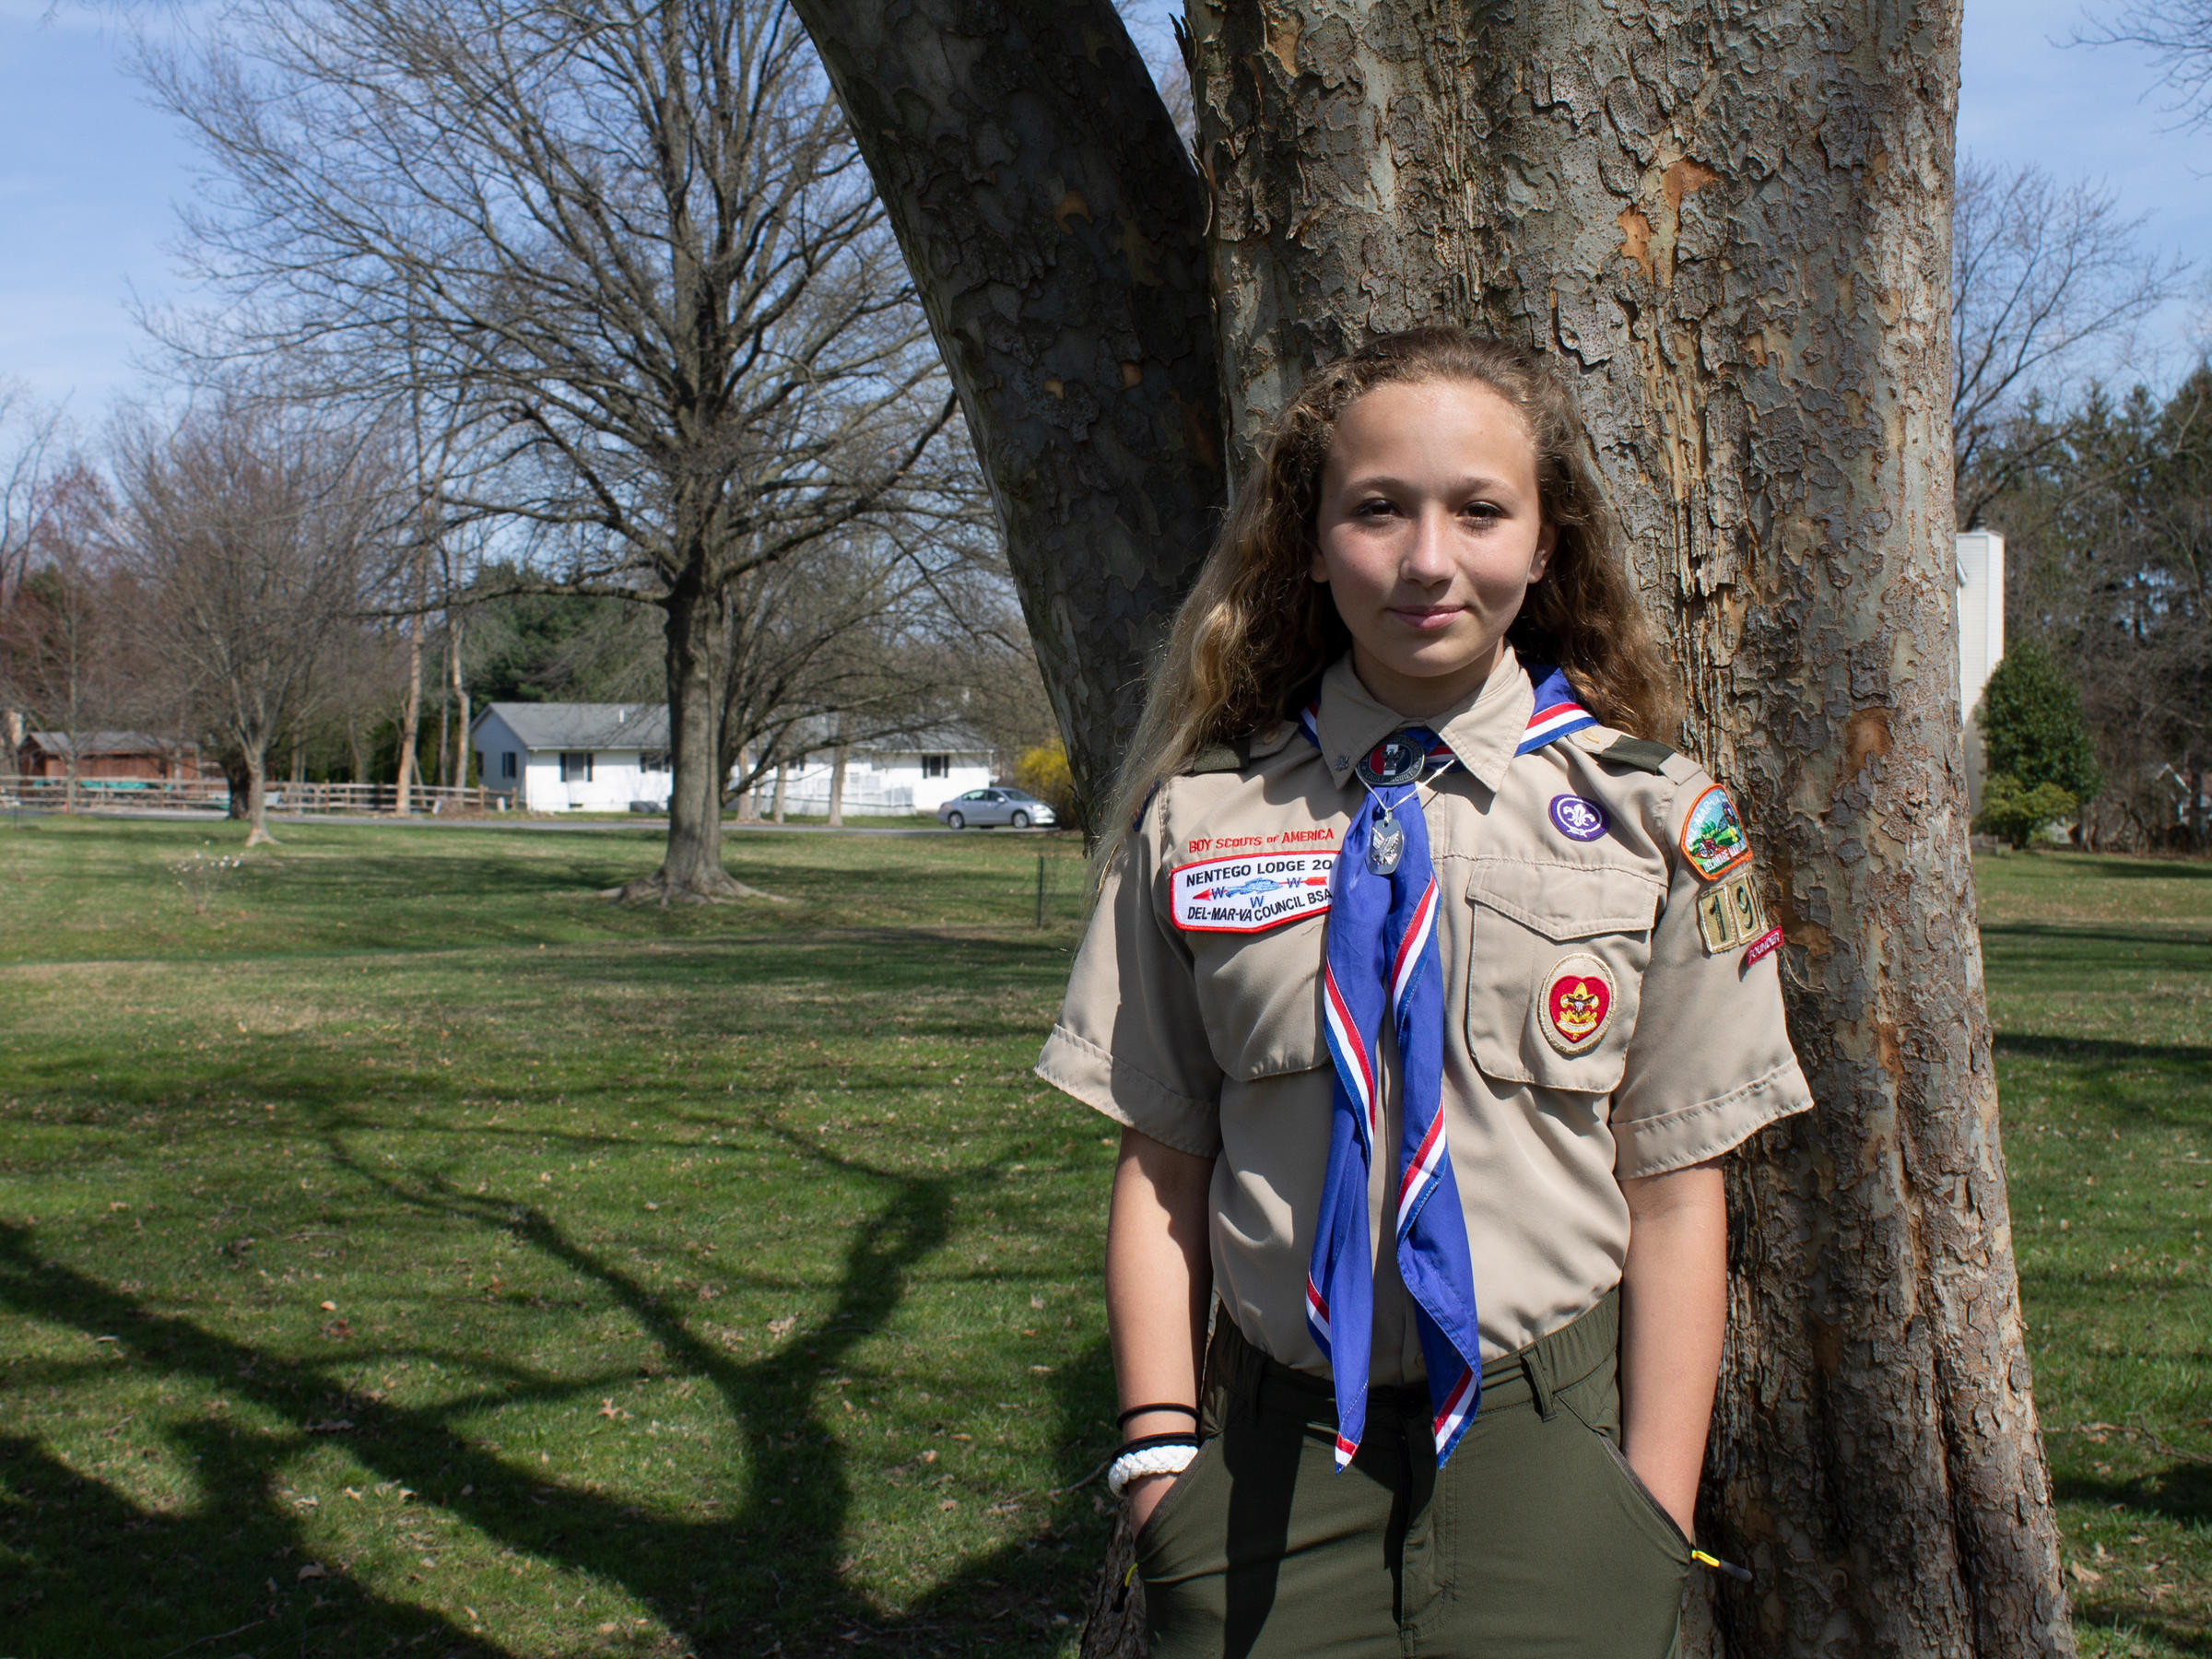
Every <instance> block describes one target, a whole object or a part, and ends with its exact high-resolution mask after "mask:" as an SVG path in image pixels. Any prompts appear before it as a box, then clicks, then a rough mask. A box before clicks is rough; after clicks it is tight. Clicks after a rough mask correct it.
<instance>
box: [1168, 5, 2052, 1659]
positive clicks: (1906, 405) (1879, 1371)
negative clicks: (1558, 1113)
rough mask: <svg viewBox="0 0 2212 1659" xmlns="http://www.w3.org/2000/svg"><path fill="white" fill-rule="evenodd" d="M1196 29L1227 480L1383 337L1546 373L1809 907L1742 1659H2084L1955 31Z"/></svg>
mask: <svg viewBox="0 0 2212 1659" xmlns="http://www.w3.org/2000/svg"><path fill="white" fill-rule="evenodd" d="M1754 16H1755V18H1756V22H1755V23H1754V22H1751V21H1748V20H1747V19H1749V18H1752V17H1754ZM1193 19H1194V30H1195V33H1196V37H1197V38H1196V51H1195V57H1196V67H1195V80H1196V87H1197V101H1198V111H1199V116H1198V119H1199V127H1200V147H1199V153H1200V156H1201V159H1202V161H1203V164H1204V166H1205V169H1206V172H1207V175H1208V176H1209V177H1210V178H1212V179H1213V180H1214V181H1215V182H1216V186H1217V190H1218V195H1217V200H1216V205H1215V217H1214V238H1215V241H1214V249H1213V254H1214V272H1215V281H1216V290H1217V297H1218V309H1219V317H1220V347H1221V359H1222V363H1223V378H1224V380H1225V382H1226V383H1227V385H1228V388H1229V395H1228V404H1229V410H1230V428H1231V438H1232V443H1231V451H1232V453H1246V452H1248V451H1249V449H1250V446H1251V444H1252V442H1253V437H1254V435H1255V432H1256V431H1257V430H1258V429H1259V428H1260V427H1261V425H1262V424H1263V423H1264V422H1265V420H1266V418H1268V417H1269V416H1270V415H1271V414H1272V412H1273V411H1274V410H1275V409H1276V408H1277V407H1278V406H1280V404H1281V402H1282V401H1283V399H1284V397H1285V396H1286V395H1287V394H1288V390H1289V389H1290V387H1291V386H1292V385H1293V384H1294V383H1295V382H1296V381H1297V379H1298V377H1299V376H1300V374H1301V373H1302V372H1303V371H1305V370H1306V369H1307V368H1308V367H1309V366H1311V365H1312V363H1314V362H1316V361H1318V360H1321V359H1324V358H1327V357H1331V356H1335V355H1336V354H1338V353H1340V352H1342V351H1343V350H1345V349H1346V348H1347V347H1350V346H1352V345H1354V344H1356V343H1357V342H1359V340H1361V339H1363V338H1365V337H1366V336H1368V335H1371V334H1373V333H1378V332H1382V331H1387V330H1392V329H1398V328H1404V327H1406V326H1409V325H1412V324H1420V323H1426V322H1430V321H1456V322H1465V323H1470V324H1474V325H1476V326H1477V327H1478V328H1483V329H1487V330H1489V331H1493V332H1496V333H1499V334H1501V335H1510V336H1512V337H1515V338H1520V339H1526V340H1534V341H1535V342H1536V343H1537V344H1539V345H1540V346H1542V347H1545V348H1546V349H1547V350H1549V351H1552V352H1554V353H1555V354H1556V355H1557V357H1558V359H1559V361H1560V362H1561V363H1562V364H1563V365H1564V366H1565V367H1566V368H1567V370H1568V371H1569V372H1570V374H1571V377H1572V378H1573V379H1575V380H1576V381H1577V382H1578V384H1579V390H1580V394H1581V398H1582V402H1583V409H1584V412H1585V414H1586V416H1587V417H1588V419H1589V423H1590V427H1591V433H1592V437H1593V439H1594V441H1595V445H1596V449H1597V453H1598V457H1599V460H1600V463H1601V465H1602V466H1603V468H1604V471H1605V474H1606V479H1607V482H1608V484H1609V486H1610V488H1611V493H1612V496H1613V500H1614V503H1615V506H1616V508H1617V510H1618V512H1619V513H1620V515H1621V517H1622V519H1623V521H1624V523H1625V525H1626V527H1627V530H1628V533H1629V535H1628V545H1629V547H1630V548H1632V549H1633V556H1634V559H1635V560H1636V562H1637V566H1638V574H1639V576H1640V577H1641V582H1642V585H1643V587H1644V590H1645V592H1646V594H1647V595H1648V597H1649V599H1650V600H1651V602H1652V604H1653V609H1654V611H1655V612H1656V613H1657V616H1658V618H1659V620H1660V621H1661V623H1662V625H1663V631H1664V633H1665V636H1666V637H1667V638H1668V640H1670V641H1672V642H1673V644H1674V647H1675V650H1676V652H1677V660H1678V664H1679V667H1680V669H1681V672H1682V675H1683V678H1684V680H1685V681H1686V683H1687V686H1688V692H1689V718H1688V724H1687V726H1686V735H1685V738H1684V741H1685V742H1687V744H1688V747H1690V748H1691V749H1692V750H1693V751H1694V752H1695V753H1697V754H1698V755H1699V757H1700V759H1703V760H1704V761H1705V762H1706V763H1707V764H1708V765H1709V766H1711V767H1712V771H1714V772H1715V773H1716V774H1717V775H1718V776H1719V777H1721V778H1722V779H1723V780H1724V781H1725V782H1727V783H1728V784H1729V785H1730V786H1731V787H1732V789H1733V790H1734V791H1735V794H1736V797H1737V800H1738V802H1739V804H1740V805H1741V806H1742V807H1743V809H1744V813H1745V817H1746V818H1747V820H1748V822H1749V825H1750V827H1751V829H1752V831H1753V836H1754V840H1755V841H1756V842H1757V843H1758V844H1759V846H1760V847H1761V848H1762V849H1763V851H1764V855H1765V857H1766V860H1767V862H1768V865H1769V866H1770V868H1771V872H1772V874H1773V876H1774V878H1775V881H1776V885H1777V886H1778V888H1779V889H1780V894H1781V899H1782V906H1783V916H1784V919H1785V930H1786V934H1787V938H1788V941H1789V943H1788V947H1787V949H1788V958H1787V966H1786V969H1785V973H1784V979H1785V983H1786V984H1787V985H1788V987H1789V992H1790V1008H1791V1029H1792V1032H1793V1035H1794V1039H1795V1041H1796V1044H1797V1048H1798V1052H1799V1053H1800V1055H1801V1056H1802V1057H1803V1059H1804V1061H1805V1066H1806V1074H1807V1075H1808V1077H1810V1078H1811V1079H1812V1083H1813V1088H1814V1092H1815V1094H1816V1095H1817V1096H1818V1100H1819V1110H1818V1112H1814V1113H1812V1114H1809V1115H1806V1116H1803V1117H1798V1118H1794V1119H1791V1120H1789V1121H1788V1122H1787V1123H1786V1124H1783V1125H1781V1126H1779V1127H1777V1128H1775V1129H1773V1130H1771V1131H1769V1132H1768V1133H1766V1134H1765V1135H1762V1136H1760V1137H1759V1140H1758V1141H1757V1142H1756V1143H1755V1144H1754V1145H1753V1147H1751V1148H1750V1149H1749V1150H1748V1152H1747V1155H1745V1156H1742V1157H1739V1158H1737V1159H1732V1160H1731V1164H1730V1176H1729V1181H1730V1188H1731V1197H1732V1200H1733V1203H1732V1206H1731V1207H1732V1211H1733V1218H1734V1222H1735V1247H1734V1250H1733V1252H1732V1255H1733V1258H1734V1260H1733V1272H1732V1281H1731V1300H1732V1309H1733V1316H1734V1317H1733V1326H1734V1340H1733V1342H1732V1344H1731V1347H1730V1351H1729V1359H1728V1363H1727V1366H1726V1370H1725V1373H1724V1378H1723V1386H1722V1399H1721V1403H1720V1407H1719V1412H1718V1416H1717V1418H1716V1422H1715V1434H1714V1439H1713V1446H1712V1458H1711V1461H1710V1464H1709V1472H1710V1475H1711V1478H1710V1479H1709V1481H1708V1484H1707V1488H1706V1492H1705V1495H1704V1502H1703V1505H1702V1508H1701V1511H1700V1515H1701V1520H1702V1524H1703V1526H1704V1527H1705V1528H1706V1530H1707V1533H1708V1535H1709V1536H1710V1537H1711V1538H1712V1541H1713V1547H1715V1548H1716V1549H1717V1550H1718V1551H1719V1552H1720V1553H1721V1554H1723V1555H1725V1556H1731V1557H1734V1558H1735V1559H1739V1560H1742V1561H1744V1562H1745V1563H1746V1564H1747V1565H1748V1566H1750V1567H1752V1568H1753V1569H1755V1570H1756V1571H1757V1572H1758V1575H1759V1579H1758V1583H1756V1585H1755V1586H1753V1587H1751V1588H1750V1589H1748V1590H1741V1591H1739V1590H1736V1589H1735V1588H1733V1587H1730V1586H1722V1587H1721V1590H1720V1593H1719V1594H1718V1596H1717V1606H1715V1607H1714V1609H1713V1611H1714V1615H1715V1619H1716V1622H1717V1625H1718V1628H1719V1631H1720V1634H1721V1636H1722V1638H1723V1639H1724V1642H1725V1645H1726V1649H1727V1651H1728V1652H1729V1653H1733V1654H1736V1655H1739V1656H1742V1659H1751V1656H1757V1659H1767V1656H1768V1655H1775V1654H1789V1655H1815V1654H1818V1655H1834V1656H1835V1659H1861V1656H1865V1655H1876V1654H1914V1655H1918V1654H1928V1655H1936V1654H1942V1655H1947V1656H1948V1655H1968V1654H1971V1655H1979V1656H1988V1655H1996V1654H2006V1655H2014V1654H2031V1653H2032V1654H2064V1653H2072V1652H2073V1648H2074V1643H2073V1637H2072V1634H2071V1630H2070V1628H2069V1626H2068V1622H2067V1615H2066V1606H2065V1596H2064V1594H2063V1592H2062V1590H2061V1588H2060V1583H2059V1577H2058V1554H2057V1534H2056V1527H2055V1524H2054V1521H2053V1514H2052V1510H2051V1505H2050V1496H2051V1494H2050V1484H2049V1477H2048V1474H2047V1471H2046V1468H2045V1465H2044V1461H2043V1453H2042V1446H2041V1438H2040V1434H2039V1431H2038V1428H2037V1423H2036V1418H2035V1412H2034V1408H2033V1406H2032V1404H2031V1402H2030V1397H2029V1390H2028V1364H2027V1359H2026V1356H2025V1353H2024V1351H2023V1347H2022V1336H2021V1324H2020V1312H2019V1300H2018V1280H2017V1276H2016V1273H2015V1268H2014V1263H2013V1256H2012V1248H2011V1240H2010V1233H2009V1227H2008V1221H2007V1215H2006V1193H2005V1174H2004V1160H2003V1158H2002V1156H2001V1154H2000V1152H1999V1149H1998V1144H1997V1114H1996V1094H1995V1088H1994V1073H1993V1070H1992V1064H1991V1053H1990V1049H1991V1038H1990V1027H1989V1020H1988V1016H1987V1014H1986V1011H1985V1009H1984V1006H1983V991H1982V960H1981V954H1980V947H1979V943H1978V940H1977V937H1976V935H1975V931H1974V926H1973V914H1974V910H1973V887H1972V877H1971V868H1970V865H1969V863H1968V856H1967V840H1966V837H1967V824H1966V814H1965V796H1964V789H1963V782H1964V763H1963V756H1962V751H1961V747H1960V740H1959V708H1958V706H1957V692H1956V687H1955V685H1954V679H1953V674H1952V670H1951V667H1950V664H1951V662H1952V661H1953V656H1954V653H1955V651H1956V648H1957V647H1956V618H1955V609H1956V593H1955V588H1956V576H1955V559H1954V554H1953V549H1952V545H1951V540H1952V522H1951V479H1950V455H1951V447H1950V435H1949V430H1948V416H1947V409H1948V401H1947V394H1948V385H1949V374H1948V370H1949V338H1948V333H1947V328H1948V322H1947V318H1948V306H1947V286H1946V285H1947V277H1948V272H1949V224H1950V182H1951V159H1952V122H1953V116H1954V112H1955V100H1956V90H1957V85H1958V50H1959V14H1958V6H1957V4H1956V0H1926V3H1924V4H1918V5H1915V4H1913V3H1912V0H1871V3H1854V4H1849V5H1846V4H1843V3H1842V0H1776V3H1774V4H1771V5H1767V6H1760V7H1759V8H1758V9H1757V11H1756V14H1747V13H1744V12H1741V11H1739V10H1738V9H1737V8H1735V7H1734V6H1724V5H1722V4H1720V3H1719V0H1707V3H1705V4H1691V5H1688V6H1685V5H1680V4H1676V5H1671V6H1655V5H1650V4H1641V3H1637V0H1629V3H1626V4H1623V3H1621V0H1560V3H1559V4H1555V5H1548V6H1522V7H1518V8H1505V7H1491V6H1482V5H1477V4H1475V3H1474V0H1457V3H1453V0H1406V4H1403V5H1399V6H1364V5H1355V4H1353V3H1352V0H1275V3H1274V4H1271V5H1269V6H1267V7H1266V8H1265V11H1263V10H1262V9H1261V8H1260V7H1259V6H1257V5H1254V4H1252V3H1251V0H1243V3H1240V4H1232V5H1228V6H1197V7H1194V14H1193Z"/></svg>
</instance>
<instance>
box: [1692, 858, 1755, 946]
mask: <svg viewBox="0 0 2212 1659" xmlns="http://www.w3.org/2000/svg"><path fill="white" fill-rule="evenodd" d="M1766 931H1767V907H1766V905H1765V904H1764V903H1762V902H1761V901H1760V900H1759V877H1758V875H1757V873H1756V872H1754V871H1752V870H1749V869H1742V870H1738V871H1736V872H1735V874H1734V875H1733V876H1730V877H1728V878H1727V879H1726V880H1724V881H1716V882H1714V883H1713V884H1712V886H1711V887H1709V888H1705V889H1704V890H1703V891H1702V892H1700V894H1699V895H1698V933H1699V935H1700V936H1701V937H1702V938H1703V939H1704V941H1705V954H1706V955H1707V956H1718V955H1720V954H1721V952H1722V951H1724V950H1734V949H1735V948H1737V947H1739V946H1744V945H1749V944H1751V943H1753V942H1754V941H1755V940H1757V939H1758V938H1759V937H1760V936H1761V935H1763V934H1765V933H1766Z"/></svg>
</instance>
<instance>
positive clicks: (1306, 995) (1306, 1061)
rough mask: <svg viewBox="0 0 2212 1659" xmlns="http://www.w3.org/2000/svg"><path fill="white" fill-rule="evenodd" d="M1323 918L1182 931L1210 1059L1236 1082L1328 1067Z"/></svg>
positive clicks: (1324, 925)
mask: <svg viewBox="0 0 2212 1659" xmlns="http://www.w3.org/2000/svg"><path fill="white" fill-rule="evenodd" d="M1327 920H1328V919H1327V916H1326V913H1325V912H1324V914H1322V915H1317V916H1312V917H1309V918H1307V919H1305V920H1303V921H1299V922H1290V923H1286V924H1284V925H1282V926H1280V927H1275V928H1270V929H1268V930H1267V931H1266V932H1265V933H1256V934H1186V935H1183V936H1184V937H1185V938H1187V939H1188V940H1190V942H1191V959H1192V966H1193V968H1194V971H1195V978H1196V982H1197V992H1198V1015H1199V1018H1200V1019H1202V1020H1203V1021H1204V1022H1205V1025H1206V1041H1207V1043H1208V1044H1209V1045H1210V1046H1211V1047H1212V1049H1213V1052H1214V1064H1215V1065H1218V1066H1219V1067H1220V1068H1221V1071H1222V1074H1223V1075H1224V1076H1225V1077H1233V1078H1235V1079H1236V1080H1237V1081H1238V1082H1240V1083H1250V1082H1253V1080H1255V1079H1256V1078H1260V1077H1279V1076H1281V1075H1283V1074H1285V1073H1287V1072H1300V1071H1311V1070H1312V1068H1313V1067H1315V1066H1317V1065H1327V1064H1328V1063H1329V1054H1328V1048H1327V1045H1326V1041H1325V1040H1324V1037H1323V1036H1322V1025H1321V965H1322V960H1323V953H1324V949H1325V948H1326V947H1325V943H1324V941H1325V939H1326V937H1327V935H1326V933H1325V928H1326V926H1327Z"/></svg>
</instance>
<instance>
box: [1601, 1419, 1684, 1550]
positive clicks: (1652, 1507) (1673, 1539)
mask: <svg viewBox="0 0 2212 1659" xmlns="http://www.w3.org/2000/svg"><path fill="white" fill-rule="evenodd" d="M1590 1432H1591V1433H1592V1434H1594V1435H1596V1436H1597V1443H1598V1444H1599V1445H1601V1446H1603V1447H1605V1449H1606V1456H1607V1457H1609V1458H1610V1459H1611V1460H1612V1463H1613V1466H1614V1468H1615V1469H1617V1470H1618V1471H1619V1473H1620V1477H1621V1478H1622V1479H1623V1480H1625V1481H1627V1482H1628V1483H1629V1488H1630V1490H1631V1491H1632V1492H1634V1494H1635V1495H1636V1500H1637V1501H1638V1502H1639V1503H1640V1504H1641V1506H1642V1507H1643V1510H1644V1512H1646V1513H1647V1514H1649V1515H1650V1516H1651V1518H1652V1519H1653V1520H1654V1521H1656V1522H1657V1523H1658V1524H1660V1526H1661V1527H1662V1528H1664V1529H1665V1534H1666V1542H1667V1544H1668V1546H1669V1547H1668V1550H1667V1553H1668V1554H1669V1555H1671V1556H1673V1557H1674V1558H1675V1559H1677V1561H1679V1562H1681V1564H1682V1565H1683V1567H1684V1568H1685V1569H1687V1568H1688V1566H1689V1552H1690V1549H1691V1547H1692V1546H1691V1544H1690V1541H1689V1538H1688V1535H1686V1534H1685V1533H1684V1532H1683V1531H1682V1526H1681V1523H1679V1522H1677V1520H1676V1519H1675V1518H1674V1516H1673V1515H1672V1514H1670V1513H1669V1512H1667V1508H1666V1506H1665V1504H1663V1503H1661V1502H1660V1501H1659V1500H1658V1499H1657V1498H1655V1497H1653V1495H1652V1488H1650V1487H1648V1486H1646V1485H1644V1484H1643V1477H1642V1476H1641V1475H1639V1474H1637V1473H1636V1465H1634V1464H1632V1463H1630V1461H1629V1454H1628V1453H1626V1452H1623V1451H1622V1450H1621V1449H1620V1448H1619V1447H1618V1446H1617V1445H1615V1444H1614V1443H1613V1441H1612V1437H1611V1436H1609V1435H1605V1434H1598V1431H1597V1430H1594V1429H1592V1430H1590Z"/></svg>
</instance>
